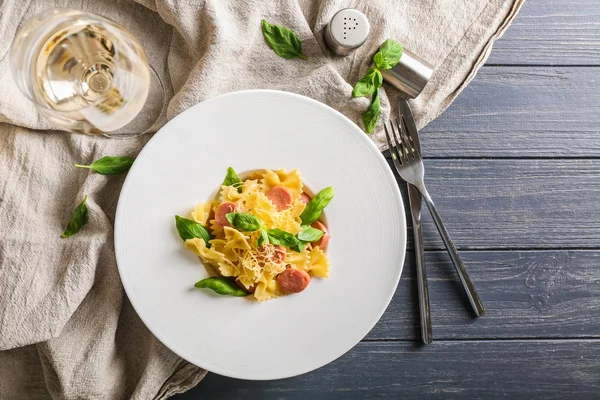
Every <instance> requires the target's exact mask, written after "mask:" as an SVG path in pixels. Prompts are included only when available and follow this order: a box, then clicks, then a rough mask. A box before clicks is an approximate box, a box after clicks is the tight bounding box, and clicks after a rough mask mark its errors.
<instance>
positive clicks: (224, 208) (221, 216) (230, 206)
mask: <svg viewBox="0 0 600 400" xmlns="http://www.w3.org/2000/svg"><path fill="white" fill-rule="evenodd" d="M235 211H237V204H235V203H232V202H229V201H226V202H224V203H221V204H220V205H219V207H217V212H215V222H216V224H217V225H219V226H220V227H221V228H222V227H224V226H231V224H230V223H229V221H227V214H229V213H232V212H235Z"/></svg>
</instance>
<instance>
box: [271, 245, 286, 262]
mask: <svg viewBox="0 0 600 400" xmlns="http://www.w3.org/2000/svg"><path fill="white" fill-rule="evenodd" d="M274 246H275V253H273V255H272V256H271V260H273V262H276V263H280V262H283V261H285V247H283V246H280V245H278V244H275V245H274Z"/></svg>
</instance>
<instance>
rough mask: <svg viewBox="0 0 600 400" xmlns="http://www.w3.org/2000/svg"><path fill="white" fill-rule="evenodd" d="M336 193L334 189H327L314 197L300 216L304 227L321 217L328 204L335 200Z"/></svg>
mask: <svg viewBox="0 0 600 400" xmlns="http://www.w3.org/2000/svg"><path fill="white" fill-rule="evenodd" d="M334 195H335V192H334V191H333V188H332V187H328V188H325V189H323V190H321V191H320V192H319V193H318V194H317V195H316V196H315V197H313V198H312V199H311V200H310V201H309V202H308V204H307V205H306V208H305V209H304V211H303V212H302V214H301V215H300V219H301V220H302V225H310V224H312V223H313V222H315V221H316V220H318V219H319V217H320V216H321V212H322V211H323V209H324V208H325V207H327V204H329V202H330V201H331V199H333V196H334Z"/></svg>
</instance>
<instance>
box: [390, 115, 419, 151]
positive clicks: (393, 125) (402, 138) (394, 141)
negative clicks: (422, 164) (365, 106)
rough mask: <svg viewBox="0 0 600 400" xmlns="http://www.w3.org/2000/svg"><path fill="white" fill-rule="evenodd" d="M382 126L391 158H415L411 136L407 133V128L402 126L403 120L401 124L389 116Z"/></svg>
mask: <svg viewBox="0 0 600 400" xmlns="http://www.w3.org/2000/svg"><path fill="white" fill-rule="evenodd" d="M383 128H384V131H385V137H386V140H387V143H388V147H389V148H390V152H391V153H392V157H393V158H397V159H398V160H399V161H400V162H402V160H403V159H406V158H407V157H410V158H412V159H414V158H415V155H416V154H415V153H416V150H415V146H414V143H413V141H412V139H411V137H410V136H409V135H408V129H406V126H404V120H402V124H400V123H398V122H397V121H395V120H393V119H392V118H390V120H389V121H388V122H386V123H385V124H384V125H383ZM390 132H391V133H390Z"/></svg>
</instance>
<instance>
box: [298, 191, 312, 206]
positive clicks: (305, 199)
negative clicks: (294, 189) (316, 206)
mask: <svg viewBox="0 0 600 400" xmlns="http://www.w3.org/2000/svg"><path fill="white" fill-rule="evenodd" d="M300 201H301V202H302V203H304V204H308V203H309V202H310V196H309V195H307V194H306V193H304V192H302V194H301V195H300Z"/></svg>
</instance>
